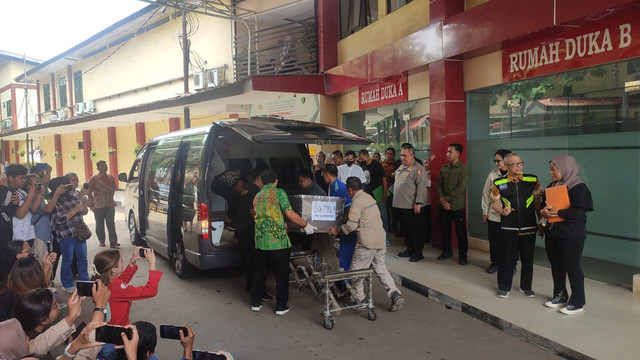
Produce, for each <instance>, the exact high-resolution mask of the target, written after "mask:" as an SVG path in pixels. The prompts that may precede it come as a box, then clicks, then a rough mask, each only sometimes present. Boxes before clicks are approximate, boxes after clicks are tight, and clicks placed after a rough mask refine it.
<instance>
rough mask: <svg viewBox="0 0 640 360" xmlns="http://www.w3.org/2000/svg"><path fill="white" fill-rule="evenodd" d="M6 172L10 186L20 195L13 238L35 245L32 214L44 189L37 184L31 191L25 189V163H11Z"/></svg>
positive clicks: (14, 217)
mask: <svg viewBox="0 0 640 360" xmlns="http://www.w3.org/2000/svg"><path fill="white" fill-rule="evenodd" d="M6 174H7V182H8V185H9V187H10V188H12V189H13V191H15V192H16V193H17V194H18V196H19V197H20V202H19V203H18V209H17V210H16V214H15V215H14V216H13V239H14V240H22V241H27V242H29V245H31V246H32V247H33V240H34V239H35V237H36V234H35V230H34V227H33V224H32V223H31V214H32V210H33V209H32V208H33V204H34V199H35V198H36V197H38V198H39V199H42V191H40V192H39V191H38V189H36V187H35V186H33V187H31V188H30V189H29V192H26V191H24V190H23V188H24V186H25V185H26V183H27V168H26V167H24V166H23V165H20V164H11V165H9V166H7V170H6ZM38 201H40V200H38ZM39 204H40V203H39V202H38V205H39ZM36 211H37V209H36Z"/></svg>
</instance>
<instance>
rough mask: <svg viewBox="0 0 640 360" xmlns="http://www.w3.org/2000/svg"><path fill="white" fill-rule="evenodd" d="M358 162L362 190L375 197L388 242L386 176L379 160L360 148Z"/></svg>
mask: <svg viewBox="0 0 640 360" xmlns="http://www.w3.org/2000/svg"><path fill="white" fill-rule="evenodd" d="M358 163H359V165H360V167H361V168H362V170H363V171H364V177H365V179H366V180H367V181H366V182H365V184H364V185H365V186H364V191H365V192H366V193H367V194H369V195H371V196H372V197H373V198H374V199H376V203H377V204H378V209H380V217H382V226H383V227H384V231H385V232H386V233H387V244H389V236H388V232H389V228H388V224H387V207H386V205H385V202H386V200H387V195H388V186H387V176H386V174H385V172H384V167H383V166H382V164H380V162H378V161H375V160H373V159H371V157H370V156H369V152H368V151H367V150H366V149H362V150H360V151H359V152H358Z"/></svg>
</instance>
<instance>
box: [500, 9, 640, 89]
mask: <svg viewBox="0 0 640 360" xmlns="http://www.w3.org/2000/svg"><path fill="white" fill-rule="evenodd" d="M629 15H630V14H625V16H616V17H611V18H605V19H601V20H599V21H598V22H597V23H595V24H594V25H589V26H581V27H578V28H573V29H571V30H569V31H566V32H564V33H562V34H560V35H554V36H551V37H547V38H543V39H542V40H539V41H536V42H533V43H526V44H522V45H518V46H513V47H509V48H506V49H504V50H503V51H502V81H503V82H511V81H516V80H520V79H526V78H532V77H536V76H541V75H547V74H553V73H558V72H562V71H567V70H572V69H579V68H583V67H587V66H593V65H599V64H604V63H608V62H613V61H619V60H623V59H628V58H631V57H637V56H640V40H639V39H638V35H640V34H638V30H637V29H639V28H640V16H638V15H639V14H634V16H629Z"/></svg>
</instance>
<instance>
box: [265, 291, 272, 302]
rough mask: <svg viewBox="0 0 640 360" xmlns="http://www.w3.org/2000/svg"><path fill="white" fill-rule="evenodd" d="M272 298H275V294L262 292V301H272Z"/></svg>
mask: <svg viewBox="0 0 640 360" xmlns="http://www.w3.org/2000/svg"><path fill="white" fill-rule="evenodd" d="M271 300H273V296H271V295H269V294H267V293H264V294H262V301H271Z"/></svg>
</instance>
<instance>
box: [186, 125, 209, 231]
mask: <svg viewBox="0 0 640 360" xmlns="http://www.w3.org/2000/svg"><path fill="white" fill-rule="evenodd" d="M205 141H206V134H202V135H195V136H189V137H185V138H184V139H183V140H182V144H185V143H186V144H188V146H189V151H188V155H187V161H186V163H185V171H184V188H183V191H182V209H183V212H182V221H183V227H184V228H185V229H189V230H190V231H192V230H193V218H194V217H195V215H196V209H197V208H198V205H197V204H198V183H199V182H200V160H201V158H202V149H203V148H204V143H205ZM187 226H189V227H187Z"/></svg>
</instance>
